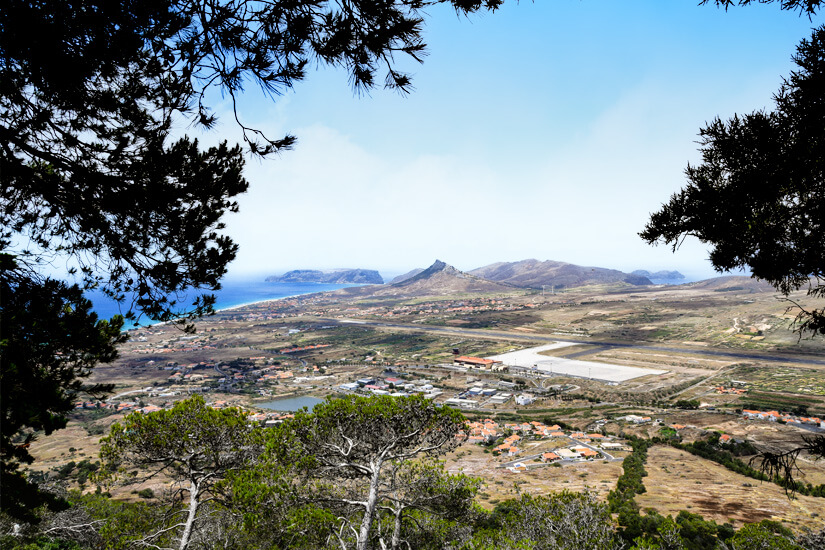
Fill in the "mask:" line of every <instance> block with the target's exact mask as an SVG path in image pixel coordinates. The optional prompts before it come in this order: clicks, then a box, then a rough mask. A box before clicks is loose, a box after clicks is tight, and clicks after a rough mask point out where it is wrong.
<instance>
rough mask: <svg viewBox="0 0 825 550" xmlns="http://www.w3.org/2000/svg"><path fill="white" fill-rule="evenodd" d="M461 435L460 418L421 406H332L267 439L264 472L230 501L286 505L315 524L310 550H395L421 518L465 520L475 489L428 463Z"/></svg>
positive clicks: (412, 400) (362, 402)
mask: <svg viewBox="0 0 825 550" xmlns="http://www.w3.org/2000/svg"><path fill="white" fill-rule="evenodd" d="M464 426H465V420H464V417H463V416H462V415H461V413H460V412H458V411H456V410H454V409H450V408H448V407H442V406H439V405H436V404H434V403H433V402H432V401H429V400H427V399H424V398H422V397H420V396H416V397H391V396H373V397H359V396H347V397H343V398H340V399H330V400H328V401H326V402H325V403H321V404H319V405H316V406H315V408H314V409H313V410H312V412H299V413H297V414H296V415H295V418H293V419H292V420H290V421H288V422H285V423H284V424H283V425H282V427H281V428H280V429H279V430H277V431H274V432H272V433H273V434H274V435H272V436H271V437H269V438H268V446H267V448H268V452H267V455H266V456H265V458H264V462H266V463H267V468H258V469H257V475H253V476H250V477H245V478H243V479H242V480H239V481H243V483H236V484H235V485H234V487H233V491H234V493H235V495H236V498H238V499H240V500H244V498H243V497H245V500H246V503H247V504H246V505H247V506H248V505H249V503H250V502H251V503H253V504H254V503H261V504H263V505H264V506H265V507H266V508H267V509H277V508H278V507H279V506H280V505H283V503H284V502H285V499H291V502H292V503H293V506H296V507H297V508H298V509H300V510H302V514H304V515H305V516H306V518H310V517H311V518H312V520H311V521H312V522H313V525H315V533H314V534H315V535H318V534H319V533H323V537H324V540H323V541H316V544H333V545H334V546H336V547H339V548H358V549H365V548H368V547H372V546H373V545H383V546H385V547H387V548H401V547H403V546H402V545H403V544H404V541H408V539H409V538H410V537H414V536H415V535H416V524H417V522H419V521H421V520H422V518H424V517H431V516H437V517H444V518H456V517H459V516H461V515H462V514H467V513H469V511H470V510H471V508H472V501H473V497H474V496H475V493H476V491H477V490H478V485H479V482H478V480H475V479H472V478H468V477H466V476H463V475H447V474H446V473H444V471H443V465H442V464H441V463H440V462H438V461H435V460H434V459H435V458H436V457H438V456H439V455H443V454H444V453H446V452H448V451H449V450H451V449H452V448H454V447H455V445H456V444H457V443H458V440H457V438H456V436H457V434H458V433H459V431H460V430H461V429H462V428H463V427H464ZM270 468H274V470H270ZM284 468H286V469H284ZM271 472H274V473H271ZM241 505H243V502H241ZM256 513H258V512H256ZM287 515H290V514H287ZM291 515H292V517H294V514H291ZM424 521H426V520H424ZM312 534H313V533H306V532H303V531H302V530H300V529H297V530H296V533H295V535H296V536H299V537H302V538H304V539H307V540H309V539H308V537H310V536H311V535H312ZM407 543H408V542H407Z"/></svg>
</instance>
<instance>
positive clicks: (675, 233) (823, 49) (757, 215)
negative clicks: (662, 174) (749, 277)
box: [641, 26, 825, 334]
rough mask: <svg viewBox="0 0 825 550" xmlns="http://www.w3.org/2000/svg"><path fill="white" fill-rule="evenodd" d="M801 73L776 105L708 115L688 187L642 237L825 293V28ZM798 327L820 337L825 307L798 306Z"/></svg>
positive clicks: (805, 50)
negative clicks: (699, 249) (694, 240)
mask: <svg viewBox="0 0 825 550" xmlns="http://www.w3.org/2000/svg"><path fill="white" fill-rule="evenodd" d="M794 62H795V63H796V65H797V67H798V70H795V71H793V72H792V73H791V75H790V77H789V78H787V79H785V82H784V84H783V85H782V87H781V88H780V90H779V92H778V93H777V94H776V96H775V97H774V101H775V103H776V109H775V110H774V111H771V112H766V111H757V112H754V113H751V114H748V115H744V116H739V115H736V116H734V117H733V118H731V119H730V120H727V121H723V120H721V119H719V118H717V119H715V120H714V121H713V122H711V123H710V124H709V125H708V126H706V127H705V128H703V129H702V130H701V132H700V135H701V145H702V149H701V151H702V163H701V164H700V165H698V166H688V168H687V170H686V175H687V179H688V185H687V186H686V187H685V188H683V189H682V190H681V191H680V192H678V193H676V194H675V195H673V196H672V197H671V199H670V201H669V202H668V203H667V204H665V205H664V206H663V207H662V209H661V210H660V211H659V212H656V213H654V214H652V216H651V218H650V221H649V223H648V224H647V226H646V227H645V230H644V231H643V232H642V233H641V236H642V237H643V238H644V239H645V240H647V241H648V242H649V243H654V242H657V241H663V242H665V243H670V244H672V245H673V247H674V249H675V248H677V247H678V246H679V244H680V243H681V242H682V240H683V239H684V237H685V236H686V235H692V236H695V237H698V238H699V240H701V241H702V242H705V243H708V244H710V245H711V246H712V249H711V253H710V260H711V262H712V263H713V266H714V267H715V268H716V269H718V270H719V271H727V270H732V269H737V268H749V269H750V270H751V272H752V274H753V276H754V277H757V278H759V279H764V280H766V281H768V282H770V283H771V284H772V285H774V286H775V287H776V288H777V289H778V290H780V291H781V292H782V293H783V294H785V295H786V296H787V295H788V294H789V293H790V292H792V291H794V290H796V289H799V288H802V287H805V286H807V287H808V294H809V295H810V296H812V297H815V298H816V297H818V298H825V223H823V222H825V201H823V200H822V197H823V196H825V172H823V170H825V162H823V159H825V156H823V153H822V152H823V151H825V26H823V27H819V28H817V29H815V30H814V32H813V35H812V37H811V39H810V40H803V41H802V43H801V44H800V45H799V47H798V48H797V53H796V55H795V56H794ZM798 320H799V321H800V322H801V324H800V326H799V330H800V332H801V333H805V332H810V333H813V334H817V333H819V334H825V308H819V309H817V308H812V309H810V310H807V309H804V308H801V307H800V313H799V317H798Z"/></svg>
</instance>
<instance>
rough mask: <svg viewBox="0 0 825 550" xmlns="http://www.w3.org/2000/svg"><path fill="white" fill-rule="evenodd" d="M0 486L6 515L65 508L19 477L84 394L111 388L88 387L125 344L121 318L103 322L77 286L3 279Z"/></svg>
mask: <svg viewBox="0 0 825 550" xmlns="http://www.w3.org/2000/svg"><path fill="white" fill-rule="evenodd" d="M0 297H2V300H0V318H2V320H3V333H2V339H0V360H2V369H0V403H2V416H1V417H0V430H2V431H1V432H0V433H2V436H1V437H0V484H2V490H3V510H4V511H5V512H6V513H8V514H10V515H12V516H14V517H17V518H20V519H24V520H26V521H35V520H36V516H35V511H36V510H37V508H38V507H39V506H40V505H42V504H48V505H50V506H52V507H55V506H58V505H59V500H58V499H56V497H54V496H50V495H48V494H45V493H43V492H41V491H39V490H38V489H37V487H36V486H35V485H33V484H31V483H29V482H28V481H27V480H26V478H25V476H23V474H22V473H21V472H20V471H19V468H20V466H21V465H24V464H30V463H31V462H32V461H33V460H34V458H33V457H32V455H31V454H30V453H29V445H30V444H31V443H32V441H33V440H34V439H35V436H36V433H35V432H42V433H43V434H45V435H49V434H51V433H52V432H53V431H54V430H57V429H60V428H63V427H64V426H65V425H66V422H67V417H66V414H67V413H68V412H69V411H71V410H72V409H73V408H74V404H75V400H76V399H77V397H78V395H79V394H81V393H96V392H100V391H104V390H107V389H109V388H108V386H103V385H97V384H95V385H90V384H85V383H84V380H85V378H86V377H88V376H89V374H90V373H91V368H92V367H93V366H94V365H95V363H96V362H97V361H98V360H103V361H109V360H111V359H113V358H114V357H115V356H116V355H117V351H116V348H115V346H116V345H117V344H118V343H120V342H122V341H123V340H124V337H123V336H122V335H121V332H120V329H121V327H122V325H123V319H122V318H119V317H118V318H115V319H113V320H112V321H105V320H98V318H97V315H96V314H95V313H93V312H91V311H90V308H91V303H90V302H89V301H88V300H86V299H85V298H84V297H83V294H82V292H81V290H80V288H78V287H77V286H69V285H66V284H65V283H62V282H59V281H54V280H47V281H45V282H43V283H37V282H35V281H32V280H31V279H28V278H26V277H21V278H19V279H17V280H10V279H9V278H4V277H0Z"/></svg>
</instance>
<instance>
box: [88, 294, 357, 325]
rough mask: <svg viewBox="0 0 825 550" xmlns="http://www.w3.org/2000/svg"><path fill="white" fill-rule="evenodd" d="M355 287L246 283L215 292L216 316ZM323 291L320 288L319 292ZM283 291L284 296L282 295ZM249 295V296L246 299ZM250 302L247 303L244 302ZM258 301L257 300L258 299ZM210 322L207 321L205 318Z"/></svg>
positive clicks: (107, 304) (101, 307) (103, 305)
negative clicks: (268, 303)
mask: <svg viewBox="0 0 825 550" xmlns="http://www.w3.org/2000/svg"><path fill="white" fill-rule="evenodd" d="M278 285H283V286H284V287H285V288H282V289H279V288H278ZM351 286H361V285H355V284H326V283H302V284H291V283H265V282H260V281H253V282H251V283H249V282H242V283H239V284H238V283H236V284H232V283H230V284H229V285H226V286H224V288H223V289H221V290H219V291H217V292H215V293H214V294H216V296H217V300H216V304H215V313H216V314H217V313H224V312H228V311H233V310H237V309H240V308H245V307H249V306H254V305H258V304H263V303H266V302H277V301H279V300H286V299H290V298H297V297H299V296H307V295H310V294H320V293H323V292H331V291H335V290H338V289H341V288H347V287H351ZM319 287H320V288H319ZM279 290H281V291H282V292H283V293H281V292H278V291H279ZM221 292H223V293H224V294H228V295H229V296H228V297H227V298H225V299H224V300H223V301H224V302H229V303H228V304H226V305H222V304H220V302H221V301H222V300H221V297H220V293H221ZM262 293H263V294H270V293H271V294H274V295H273V296H263V297H260V298H257V297H254V298H253V299H249V298H252V296H248V295H249V294H253V295H254V294H262ZM244 294H246V295H247V296H244ZM233 296H234V297H235V298H236V299H237V300H239V302H238V303H232V302H234V301H235V300H233V299H232V297H233ZM244 298H246V299H244ZM256 298H257V299H256ZM92 301H93V303H94V308H93V309H94V310H95V312H96V313H97V314H98V317H99V318H100V319H110V318H111V317H112V316H113V315H116V314H121V311H120V308H119V305H118V304H117V303H115V302H112V301H111V300H107V299H106V298H105V297H104V296H95V297H94V299H93V300H92ZM204 318H206V317H204ZM172 322H174V321H150V322H146V323H143V322H141V323H139V324H133V325H132V326H129V327H124V329H123V330H124V332H130V331H134V330H139V329H145V328H149V327H152V326H156V325H163V324H168V323H172Z"/></svg>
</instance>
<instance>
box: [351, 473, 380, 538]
mask: <svg viewBox="0 0 825 550" xmlns="http://www.w3.org/2000/svg"><path fill="white" fill-rule="evenodd" d="M373 468H374V470H373V472H372V478H370V491H369V495H368V496H367V504H366V506H365V508H364V519H362V520H361V529H360V530H359V532H358V540H357V541H356V546H355V548H356V549H357V550H367V544H368V543H369V540H370V529H372V518H373V516H374V515H375V506H376V504H378V482H379V480H380V478H381V464H380V463H379V464H375V465H373Z"/></svg>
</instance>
